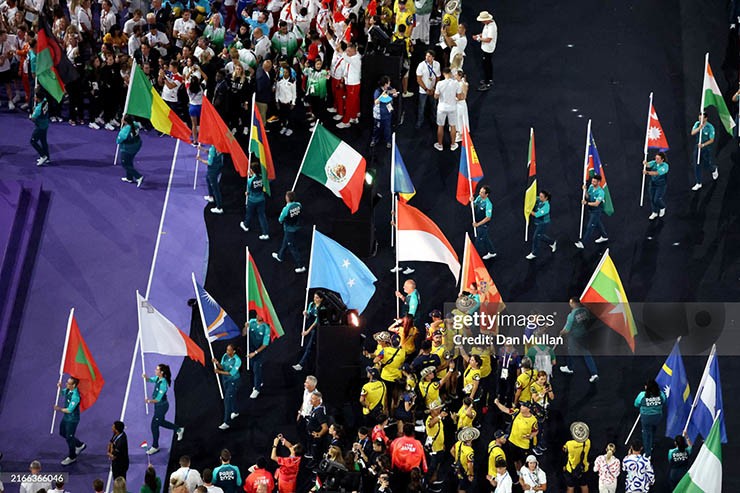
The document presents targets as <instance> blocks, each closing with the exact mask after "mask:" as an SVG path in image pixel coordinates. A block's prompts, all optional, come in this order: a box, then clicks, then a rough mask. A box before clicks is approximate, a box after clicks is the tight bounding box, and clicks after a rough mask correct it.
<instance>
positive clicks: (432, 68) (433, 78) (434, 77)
mask: <svg viewBox="0 0 740 493" xmlns="http://www.w3.org/2000/svg"><path fill="white" fill-rule="evenodd" d="M424 63H426V64H427V70H429V78H430V79H432V80H435V81H436V79H437V74H435V73H434V65H429V62H424Z"/></svg>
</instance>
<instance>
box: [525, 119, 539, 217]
mask: <svg viewBox="0 0 740 493" xmlns="http://www.w3.org/2000/svg"><path fill="white" fill-rule="evenodd" d="M527 169H528V174H527V188H526V190H525V191H524V220H525V221H526V223H527V226H529V217H530V214H531V213H532V211H533V210H534V206H535V205H537V161H536V158H535V153H534V129H533V128H530V129H529V152H528V155H527Z"/></svg>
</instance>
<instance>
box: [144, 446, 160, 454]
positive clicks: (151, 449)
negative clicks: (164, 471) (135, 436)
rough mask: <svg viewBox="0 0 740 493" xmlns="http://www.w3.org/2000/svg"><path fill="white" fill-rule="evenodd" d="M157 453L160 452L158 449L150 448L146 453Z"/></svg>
mask: <svg viewBox="0 0 740 493" xmlns="http://www.w3.org/2000/svg"><path fill="white" fill-rule="evenodd" d="M157 452H159V449H158V448H157V447H150V448H149V450H147V451H146V455H154V454H156V453H157Z"/></svg>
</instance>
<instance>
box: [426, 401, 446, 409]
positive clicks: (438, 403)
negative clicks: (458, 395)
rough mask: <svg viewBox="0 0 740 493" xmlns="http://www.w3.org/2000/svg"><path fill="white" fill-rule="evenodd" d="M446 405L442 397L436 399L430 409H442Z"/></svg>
mask: <svg viewBox="0 0 740 493" xmlns="http://www.w3.org/2000/svg"><path fill="white" fill-rule="evenodd" d="M443 407H444V404H442V400H441V399H434V400H433V401H432V402H431V404H429V410H430V411H434V410H435V409H442V408H443Z"/></svg>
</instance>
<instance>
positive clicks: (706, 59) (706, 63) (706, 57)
mask: <svg viewBox="0 0 740 493" xmlns="http://www.w3.org/2000/svg"><path fill="white" fill-rule="evenodd" d="M707 67H709V52H707V53H706V54H705V55H704V77H706V76H707ZM703 112H704V79H703V78H702V83H701V106H699V114H700V115H701V114H702V113H703ZM698 141H699V143H700V144H701V130H699V139H698ZM699 163H701V147H698V146H697V148H696V165H697V166H699ZM692 411H693V407H692ZM687 426H688V424H687Z"/></svg>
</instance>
